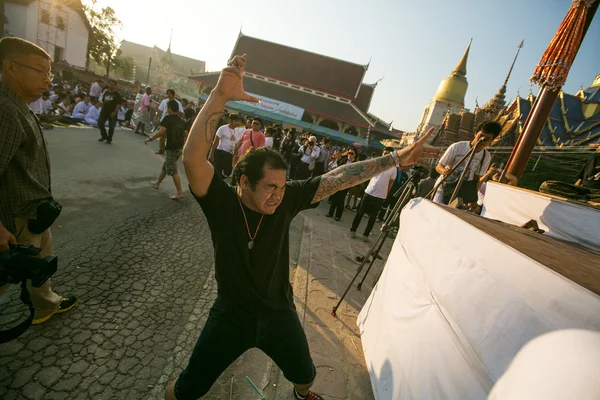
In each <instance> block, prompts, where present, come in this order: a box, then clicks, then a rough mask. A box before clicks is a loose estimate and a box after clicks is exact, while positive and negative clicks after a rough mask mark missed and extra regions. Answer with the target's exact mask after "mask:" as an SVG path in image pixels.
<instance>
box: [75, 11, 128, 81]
mask: <svg viewBox="0 0 600 400" xmlns="http://www.w3.org/2000/svg"><path fill="white" fill-rule="evenodd" d="M95 5H96V1H95V0H92V2H91V6H90V7H84V10H85V14H86V15H87V17H88V20H89V21H90V25H91V26H92V28H93V29H92V32H91V33H90V37H89V39H88V66H89V61H90V58H91V59H92V60H94V61H96V62H97V63H98V64H99V65H101V66H102V67H103V68H104V69H105V70H106V77H107V78H108V77H109V75H110V69H111V67H113V66H115V60H116V59H117V57H118V56H119V55H120V54H121V49H119V47H120V43H119V41H118V40H117V35H116V34H115V32H116V31H117V30H118V29H120V28H121V21H120V20H119V19H118V18H117V16H116V14H115V10H113V9H112V8H111V7H104V8H103V9H101V10H100V11H96V10H95Z"/></svg>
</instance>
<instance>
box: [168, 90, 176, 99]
mask: <svg viewBox="0 0 600 400" xmlns="http://www.w3.org/2000/svg"><path fill="white" fill-rule="evenodd" d="M167 97H168V98H169V100H174V99H175V93H173V92H171V91H169V92H167Z"/></svg>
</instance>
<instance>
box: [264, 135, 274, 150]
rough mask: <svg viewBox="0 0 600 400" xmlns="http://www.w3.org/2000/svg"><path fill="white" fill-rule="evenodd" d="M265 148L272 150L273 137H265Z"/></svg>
mask: <svg viewBox="0 0 600 400" xmlns="http://www.w3.org/2000/svg"><path fill="white" fill-rule="evenodd" d="M265 147H267V148H270V149H272V148H273V136H271V137H266V136H265Z"/></svg>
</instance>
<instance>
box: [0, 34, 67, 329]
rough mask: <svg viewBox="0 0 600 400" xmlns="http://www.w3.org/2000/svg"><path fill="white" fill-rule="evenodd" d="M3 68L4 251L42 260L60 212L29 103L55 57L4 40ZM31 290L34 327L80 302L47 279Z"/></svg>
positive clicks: (0, 183) (0, 237)
mask: <svg viewBox="0 0 600 400" xmlns="http://www.w3.org/2000/svg"><path fill="white" fill-rule="evenodd" d="M0 63H1V64H2V80H1V83H0V252H2V253H4V252H8V251H10V245H14V244H16V243H18V244H26V245H32V246H35V247H37V248H39V249H41V252H40V253H39V257H40V258H44V257H47V256H50V255H51V254H52V234H51V232H50V226H51V225H52V223H53V222H54V220H55V219H56V218H57V217H58V214H60V209H61V207H60V204H58V203H57V202H56V201H54V200H53V198H52V192H51V186H50V157H49V154H48V147H47V144H46V139H45V137H44V131H43V130H42V128H41V123H40V120H39V119H38V118H37V116H36V115H35V114H34V113H33V111H31V109H30V108H29V107H28V106H27V104H29V103H31V102H32V101H34V100H35V99H38V98H39V97H40V96H41V94H42V93H43V92H44V91H45V90H46V89H47V87H48V85H49V84H50V82H52V78H53V74H52V72H51V70H50V68H51V63H52V57H51V56H50V55H49V54H48V53H47V52H46V51H45V50H43V49H42V48H40V47H39V46H37V45H35V44H33V43H31V42H28V41H26V40H23V39H19V38H14V37H6V38H3V39H1V40H0ZM5 288H6V287H4V289H5ZM27 288H28V291H29V293H30V296H31V301H32V303H33V306H34V308H35V313H34V317H33V322H32V323H33V324H40V323H42V322H45V321H46V320H48V319H49V318H50V317H51V316H52V315H54V314H56V313H62V312H65V311H68V310H70V309H71V308H73V307H74V306H75V304H76V303H77V297H75V296H67V297H61V296H59V295H57V294H56V293H54V292H53V291H52V289H51V287H50V280H49V279H48V280H47V281H45V282H44V283H43V284H42V285H41V286H40V287H37V288H36V287H33V286H32V285H31V282H30V281H28V282H27ZM2 291H3V289H0V292H2Z"/></svg>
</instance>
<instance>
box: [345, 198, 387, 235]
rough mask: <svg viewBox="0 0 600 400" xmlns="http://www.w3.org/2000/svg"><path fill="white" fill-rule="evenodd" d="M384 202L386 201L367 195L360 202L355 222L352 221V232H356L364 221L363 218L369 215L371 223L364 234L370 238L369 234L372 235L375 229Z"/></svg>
mask: <svg viewBox="0 0 600 400" xmlns="http://www.w3.org/2000/svg"><path fill="white" fill-rule="evenodd" d="M384 200H385V199H380V198H378V197H373V196H371V195H369V194H366V193H365V195H364V196H363V198H362V200H361V202H360V205H359V206H358V212H357V213H356V216H355V217H354V221H352V228H350V230H351V231H352V232H356V230H357V229H358V226H359V225H360V221H362V219H363V216H364V215H365V214H369V222H368V223H367V227H366V229H365V232H364V235H365V236H369V234H370V233H371V229H373V225H375V220H376V219H377V214H379V210H380V209H381V205H382V204H383V201H384Z"/></svg>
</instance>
